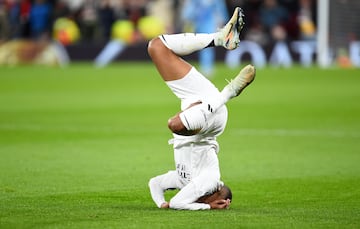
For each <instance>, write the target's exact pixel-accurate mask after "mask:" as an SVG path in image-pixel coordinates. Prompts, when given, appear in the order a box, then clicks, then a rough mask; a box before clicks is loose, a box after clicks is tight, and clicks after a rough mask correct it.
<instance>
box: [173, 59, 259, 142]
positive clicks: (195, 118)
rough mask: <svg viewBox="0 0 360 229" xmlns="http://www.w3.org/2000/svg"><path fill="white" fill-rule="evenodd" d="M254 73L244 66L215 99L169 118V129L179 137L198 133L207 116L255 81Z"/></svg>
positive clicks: (202, 102) (250, 66)
mask: <svg viewBox="0 0 360 229" xmlns="http://www.w3.org/2000/svg"><path fill="white" fill-rule="evenodd" d="M255 73H256V71H255V68H254V66H252V65H247V66H245V67H244V68H243V69H242V70H241V71H240V72H239V74H238V75H237V76H236V77H235V78H234V79H233V80H231V81H230V82H229V83H228V84H227V85H226V86H225V87H224V89H223V90H222V91H221V93H219V94H218V96H217V97H216V98H210V99H208V100H206V101H201V102H197V103H193V104H191V105H190V106H189V108H188V109H185V110H183V111H182V112H179V113H178V114H176V115H175V116H173V117H172V118H170V119H169V121H168V127H169V129H170V130H171V131H172V132H173V133H176V134H179V135H195V134H197V133H199V132H200V131H201V130H202V128H203V127H204V126H206V123H207V120H208V119H209V116H210V115H212V114H214V113H215V112H216V111H217V110H218V109H219V108H220V107H222V106H223V105H224V104H225V103H226V102H228V101H229V100H230V99H232V98H234V97H236V96H238V95H239V94H240V93H241V92H242V91H243V90H244V89H245V88H246V87H247V86H248V85H249V84H250V83H251V82H252V81H253V80H254V79H255Z"/></svg>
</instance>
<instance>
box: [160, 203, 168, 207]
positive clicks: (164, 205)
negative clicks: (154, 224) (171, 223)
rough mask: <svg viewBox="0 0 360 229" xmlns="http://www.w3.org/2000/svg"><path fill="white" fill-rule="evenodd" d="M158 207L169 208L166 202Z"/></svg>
mask: <svg viewBox="0 0 360 229" xmlns="http://www.w3.org/2000/svg"><path fill="white" fill-rule="evenodd" d="M160 208H169V203H168V202H164V203H162V204H161V206H160Z"/></svg>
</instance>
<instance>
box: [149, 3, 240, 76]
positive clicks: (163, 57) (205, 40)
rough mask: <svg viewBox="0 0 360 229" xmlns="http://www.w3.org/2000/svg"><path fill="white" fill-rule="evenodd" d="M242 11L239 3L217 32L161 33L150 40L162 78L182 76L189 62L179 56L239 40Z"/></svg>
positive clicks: (229, 45)
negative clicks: (227, 20)
mask: <svg viewBox="0 0 360 229" xmlns="http://www.w3.org/2000/svg"><path fill="white" fill-rule="evenodd" d="M242 27H243V14H242V11H241V9H240V8H239V7H237V8H236V9H235V11H234V14H233V16H232V17H231V19H230V21H229V22H228V23H227V24H226V25H225V26H224V28H222V29H221V30H220V31H219V32H216V33H210V34H195V33H181V34H171V35H168V34H164V35H161V36H159V37H157V38H154V39H153V40H151V41H150V42H149V46H148V53H149V55H150V57H151V59H152V60H153V62H154V64H155V66H156V67H157V69H158V71H159V73H160V75H161V76H162V78H163V79H164V80H165V81H171V80H177V79H181V78H183V77H184V76H186V74H187V73H188V72H189V71H190V70H191V68H192V66H191V65H190V64H189V63H187V62H185V61H184V60H183V59H181V58H180V57H179V56H183V55H187V54H190V53H192V52H195V51H198V50H202V49H204V48H207V47H212V46H223V47H225V48H226V49H235V48H236V47H237V46H238V45H239V42H240V39H239V35H240V31H241V29H242Z"/></svg>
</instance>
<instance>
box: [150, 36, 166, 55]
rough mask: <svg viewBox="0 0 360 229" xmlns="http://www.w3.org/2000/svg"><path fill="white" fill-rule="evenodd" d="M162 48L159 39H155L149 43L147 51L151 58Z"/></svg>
mask: <svg viewBox="0 0 360 229" xmlns="http://www.w3.org/2000/svg"><path fill="white" fill-rule="evenodd" d="M162 46H164V45H163V43H162V41H161V40H160V38H158V37H156V38H153V39H152V40H150V41H149V43H148V47H147V51H148V53H149V55H150V56H153V55H155V54H156V52H158V51H159V49H160V48H161V47H162Z"/></svg>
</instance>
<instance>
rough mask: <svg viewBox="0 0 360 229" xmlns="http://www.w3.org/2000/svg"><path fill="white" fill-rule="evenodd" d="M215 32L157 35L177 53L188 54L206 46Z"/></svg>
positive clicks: (213, 37)
mask: <svg viewBox="0 0 360 229" xmlns="http://www.w3.org/2000/svg"><path fill="white" fill-rule="evenodd" d="M215 35H216V33H179V34H170V35H169V34H164V35H161V36H159V38H160V39H161V40H162V42H163V43H164V44H165V46H166V47H168V48H169V49H171V50H172V51H173V52H174V53H175V54H177V55H181V56H182V55H188V54H190V53H193V52H195V51H198V50H201V49H204V48H206V47H207V46H208V45H209V44H210V43H211V42H212V41H214V39H215Z"/></svg>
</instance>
